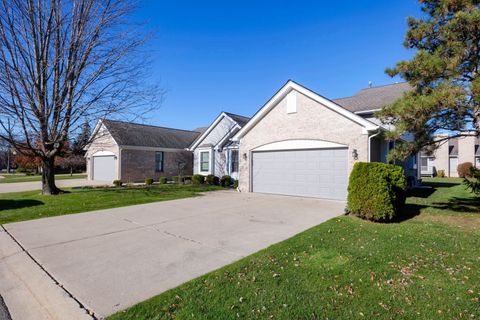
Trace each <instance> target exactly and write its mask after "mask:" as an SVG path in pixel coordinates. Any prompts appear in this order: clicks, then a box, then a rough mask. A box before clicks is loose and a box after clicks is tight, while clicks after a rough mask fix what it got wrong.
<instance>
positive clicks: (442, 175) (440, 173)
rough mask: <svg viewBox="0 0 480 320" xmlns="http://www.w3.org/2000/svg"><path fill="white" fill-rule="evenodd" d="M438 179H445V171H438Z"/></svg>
mask: <svg viewBox="0 0 480 320" xmlns="http://www.w3.org/2000/svg"><path fill="white" fill-rule="evenodd" d="M437 177H438V178H445V170H438V171H437Z"/></svg>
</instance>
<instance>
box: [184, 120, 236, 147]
mask: <svg viewBox="0 0 480 320" xmlns="http://www.w3.org/2000/svg"><path fill="white" fill-rule="evenodd" d="M224 117H227V118H228V119H230V120H231V121H232V122H234V123H235V124H237V125H238V123H237V122H236V121H235V120H233V119H232V118H230V117H229V116H228V115H227V114H226V113H225V112H222V113H220V115H219V116H218V117H217V118H216V119H215V121H213V123H212V124H211V125H210V126H209V127H208V129H207V130H205V132H204V133H202V135H201V136H200V138H198V139H197V140H196V141H195V142H194V144H193V145H192V146H190V147H189V148H188V150H190V151H193V150H194V149H195V148H196V147H197V146H198V145H199V144H200V142H202V141H203V140H204V139H205V138H206V137H207V136H208V135H209V134H210V132H212V130H213V129H214V128H215V127H216V126H217V124H219V123H220V121H222V119H223V118H224Z"/></svg>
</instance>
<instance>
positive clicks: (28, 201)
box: [0, 185, 221, 224]
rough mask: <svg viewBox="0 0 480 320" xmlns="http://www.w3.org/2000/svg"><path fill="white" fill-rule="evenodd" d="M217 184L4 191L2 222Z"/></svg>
mask: <svg viewBox="0 0 480 320" xmlns="http://www.w3.org/2000/svg"><path fill="white" fill-rule="evenodd" d="M219 189H221V188H220V187H215V186H193V185H189V186H178V185H154V186H151V187H129V188H94V189H92V188H78V189H67V190H68V191H69V192H68V193H65V194H60V195H57V196H43V195H41V194H39V192H38V191H28V192H15V193H4V194H0V224H4V223H10V222H18V221H24V220H31V219H39V218H45V217H52V216H59V215H65V214H72V213H79V212H85V211H92V210H99V209H107V208H116V207H123V206H128V205H134V204H142V203H149V202H156V201H165V200H174V199H180V198H187V197H193V196H196V195H198V194H199V193H200V192H205V191H212V190H219Z"/></svg>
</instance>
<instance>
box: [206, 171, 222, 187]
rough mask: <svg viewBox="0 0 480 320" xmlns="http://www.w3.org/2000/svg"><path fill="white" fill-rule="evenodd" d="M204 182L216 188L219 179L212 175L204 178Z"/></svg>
mask: <svg viewBox="0 0 480 320" xmlns="http://www.w3.org/2000/svg"><path fill="white" fill-rule="evenodd" d="M205 182H207V184H209V185H211V186H218V185H219V184H220V178H219V177H217V176H215V175H213V174H209V175H208V176H206V177H205Z"/></svg>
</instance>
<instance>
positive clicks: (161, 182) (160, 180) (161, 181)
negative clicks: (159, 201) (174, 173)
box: [158, 177, 168, 184]
mask: <svg viewBox="0 0 480 320" xmlns="http://www.w3.org/2000/svg"><path fill="white" fill-rule="evenodd" d="M167 181H168V180H167V178H165V177H160V178H159V179H158V182H160V184H167Z"/></svg>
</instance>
